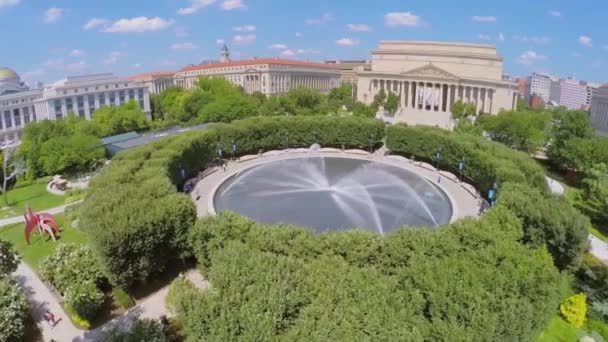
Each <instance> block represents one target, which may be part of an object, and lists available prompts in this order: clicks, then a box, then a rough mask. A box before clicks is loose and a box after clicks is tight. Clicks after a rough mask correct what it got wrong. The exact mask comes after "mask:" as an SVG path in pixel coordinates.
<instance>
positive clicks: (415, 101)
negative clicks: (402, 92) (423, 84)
mask: <svg viewBox="0 0 608 342" xmlns="http://www.w3.org/2000/svg"><path fill="white" fill-rule="evenodd" d="M419 89H420V83H418V82H416V83H415V86H414V109H416V110H418V90H419Z"/></svg>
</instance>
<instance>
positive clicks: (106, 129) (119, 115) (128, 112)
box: [92, 100, 148, 136]
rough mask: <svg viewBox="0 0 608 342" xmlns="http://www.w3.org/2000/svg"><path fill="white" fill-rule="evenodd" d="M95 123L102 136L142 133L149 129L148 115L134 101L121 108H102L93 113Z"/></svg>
mask: <svg viewBox="0 0 608 342" xmlns="http://www.w3.org/2000/svg"><path fill="white" fill-rule="evenodd" d="M92 120H93V123H94V124H95V125H97V127H98V129H99V134H100V135H101V136H110V135H114V134H120V133H125V132H129V131H140V130H143V129H146V128H147V127H148V123H147V119H146V115H145V114H144V112H142V110H141V109H140V108H139V105H138V104H137V102H135V101H134V100H131V101H129V102H128V103H125V104H124V105H121V106H119V107H110V106H106V107H102V108H99V109H98V110H96V111H95V112H94V113H93V119H92Z"/></svg>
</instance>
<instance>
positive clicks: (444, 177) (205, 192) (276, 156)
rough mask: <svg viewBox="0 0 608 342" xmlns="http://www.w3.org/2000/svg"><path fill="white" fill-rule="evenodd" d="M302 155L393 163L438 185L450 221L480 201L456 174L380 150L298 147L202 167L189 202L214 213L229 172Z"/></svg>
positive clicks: (475, 211)
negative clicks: (447, 205) (202, 173)
mask: <svg viewBox="0 0 608 342" xmlns="http://www.w3.org/2000/svg"><path fill="white" fill-rule="evenodd" d="M305 157H333V158H350V159H361V160H373V161H375V162H379V163H383V164H388V165H392V166H396V167H399V168H401V169H405V170H408V171H411V172H414V173H416V174H417V175H419V176H422V177H424V178H425V179H426V180H428V181H429V182H430V183H433V184H435V185H436V186H438V187H439V188H441V189H442V190H443V192H444V193H445V194H446V195H447V196H448V197H449V198H450V201H451V204H452V219H451V221H452V222H453V221H456V220H458V219H461V218H464V217H477V216H478V215H479V212H480V209H481V206H482V205H483V202H484V200H483V198H482V197H481V196H480V195H479V194H478V193H477V191H476V190H475V188H474V187H473V186H471V185H469V184H467V183H463V182H461V181H460V180H459V179H458V177H457V176H456V175H454V174H451V173H449V172H444V171H438V170H437V169H435V167H433V166H432V165H429V164H427V163H422V162H414V161H412V160H409V159H407V158H404V157H401V156H397V155H391V156H384V155H383V154H381V153H375V154H373V155H370V154H369V152H367V151H363V150H346V151H340V150H338V149H334V148H323V149H321V151H316V152H310V151H309V149H305V148H300V149H289V150H282V151H269V152H266V153H264V154H262V155H260V156H258V155H249V156H244V157H241V158H240V159H239V160H238V162H231V163H229V164H228V167H227V169H226V171H222V170H219V169H212V170H206V171H205V173H206V176H205V177H204V178H202V179H201V180H200V181H199V182H198V183H197V184H196V186H195V187H194V189H193V191H192V192H191V193H190V195H191V196H192V199H193V201H194V202H195V203H196V206H197V214H198V216H199V217H203V216H206V215H209V214H214V213H215V210H214V208H213V195H214V193H215V191H216V190H217V188H218V187H219V186H220V185H221V184H222V183H223V182H224V180H226V179H227V178H229V177H231V176H232V175H234V174H236V173H238V172H241V171H243V170H245V169H249V168H251V167H254V166H256V165H260V164H265V163H268V162H273V161H277V160H286V159H294V158H305Z"/></svg>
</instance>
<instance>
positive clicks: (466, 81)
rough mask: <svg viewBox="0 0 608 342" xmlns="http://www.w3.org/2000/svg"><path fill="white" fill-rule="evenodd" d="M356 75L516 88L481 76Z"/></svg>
mask: <svg viewBox="0 0 608 342" xmlns="http://www.w3.org/2000/svg"><path fill="white" fill-rule="evenodd" d="M356 75H357V77H377V78H381V79H388V80H396V81H420V82H425V81H428V82H437V81H442V82H445V83H447V84H456V85H470V84H479V85H486V86H491V87H508V88H511V89H517V88H518V86H517V83H512V82H507V81H502V80H501V81H499V80H488V79H481V78H470V77H460V76H458V79H454V78H450V77H425V76H413V75H407V74H404V73H389V72H376V71H363V72H358V73H357V74H356Z"/></svg>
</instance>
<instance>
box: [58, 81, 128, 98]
mask: <svg viewBox="0 0 608 342" xmlns="http://www.w3.org/2000/svg"><path fill="white" fill-rule="evenodd" d="M124 86H125V87H128V86H129V83H125V84H124ZM118 87H120V85H119V84H118V83H116V84H114V89H118ZM104 88H105V89H110V85H109V84H106V85H105V86H104ZM78 89H79V88H74V89H66V90H64V91H63V95H67V94H68V92H69V91H72V93H73V94H78ZM95 90H99V86H96V87H95ZM84 92H85V93H87V92H89V88H88V87H85V88H84Z"/></svg>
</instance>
